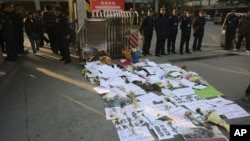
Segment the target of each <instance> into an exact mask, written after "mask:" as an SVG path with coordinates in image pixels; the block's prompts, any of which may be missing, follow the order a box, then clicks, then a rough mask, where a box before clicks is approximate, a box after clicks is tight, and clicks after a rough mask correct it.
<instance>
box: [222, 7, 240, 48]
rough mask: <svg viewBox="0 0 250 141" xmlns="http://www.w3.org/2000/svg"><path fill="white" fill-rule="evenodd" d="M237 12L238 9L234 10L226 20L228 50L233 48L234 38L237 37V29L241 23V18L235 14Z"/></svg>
mask: <svg viewBox="0 0 250 141" xmlns="http://www.w3.org/2000/svg"><path fill="white" fill-rule="evenodd" d="M235 13H236V11H235V10H232V11H231V13H230V15H229V16H228V17H227V19H226V22H225V26H226V33H225V35H226V36H225V38H226V39H225V49H226V50H230V49H231V48H232V43H233V39H234V37H235V34H236V29H237V27H238V24H239V18H238V17H237V16H236V15H235Z"/></svg>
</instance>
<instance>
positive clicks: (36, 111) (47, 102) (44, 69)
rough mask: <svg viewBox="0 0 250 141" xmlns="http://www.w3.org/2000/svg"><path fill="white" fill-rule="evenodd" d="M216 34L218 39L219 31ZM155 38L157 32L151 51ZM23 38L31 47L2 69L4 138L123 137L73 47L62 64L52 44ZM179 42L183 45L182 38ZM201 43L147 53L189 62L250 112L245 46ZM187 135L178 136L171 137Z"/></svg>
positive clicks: (93, 140) (100, 140)
mask: <svg viewBox="0 0 250 141" xmlns="http://www.w3.org/2000/svg"><path fill="white" fill-rule="evenodd" d="M211 26H213V25H211ZM178 36H179V35H178ZM178 39H179V37H178ZM213 39H217V41H218V37H213ZM155 41H156V39H155V37H154V38H153V40H152V47H151V53H152V54H154V45H155ZM24 44H25V46H26V48H27V49H29V52H27V53H25V54H22V56H21V57H20V58H19V59H18V61H15V62H9V61H5V60H4V61H3V62H1V63H0V71H3V72H5V73H6V74H5V75H1V76H0V141H117V140H119V138H118V135H117V132H116V129H115V127H114V125H113V123H112V122H111V121H107V120H106V119H105V112H104V105H103V100H102V99H101V97H100V96H98V95H97V94H96V92H95V91H94V90H93V87H95V86H96V85H93V84H91V83H90V82H88V81H87V80H86V79H85V78H84V77H83V76H82V74H81V70H82V69H83V66H82V65H80V62H79V61H78V60H79V59H78V57H77V55H76V54H75V52H74V49H73V48H71V56H72V63H70V64H67V65H63V64H62V62H61V61H58V59H60V56H59V55H56V54H53V53H51V50H50V48H49V45H46V46H45V47H43V48H41V54H40V55H38V56H35V55H33V54H32V53H31V49H30V45H29V42H28V40H27V39H26V40H25V43H24ZM176 44H177V48H178V45H179V41H177V43H176ZM140 45H141V42H140ZM190 45H192V38H191V41H190ZM202 49H203V51H201V52H193V53H192V54H184V55H180V54H175V55H169V56H161V57H157V56H147V57H142V59H145V58H147V59H150V60H152V61H155V62H156V63H171V64H173V65H177V66H183V65H187V67H188V69H190V70H192V71H194V72H197V73H199V74H200V75H201V76H203V77H204V78H205V80H207V81H208V82H209V83H210V84H211V85H213V86H215V87H216V88H217V89H218V90H220V91H221V92H222V93H224V94H225V98H227V99H230V100H233V101H234V102H236V103H237V104H239V105H240V106H242V107H243V108H244V109H245V110H246V111H248V112H249V113H250V103H249V102H244V101H242V100H241V97H242V96H243V94H244V90H245V88H246V86H247V85H248V84H249V80H250V65H249V59H250V54H248V53H245V51H244V48H242V49H241V50H240V51H237V52H234V51H225V50H222V48H220V47H219V44H218V42H215V41H210V40H205V41H204V44H203V46H202ZM117 61H118V59H114V60H113V62H114V63H115V62H117ZM228 123H230V124H248V125H250V117H244V118H237V119H232V120H228ZM222 131H223V130H222ZM223 133H224V134H225V135H226V136H227V137H228V136H229V135H228V133H225V132H223ZM182 140H183V138H182V137H180V136H177V137H176V138H174V139H170V140H168V141H182Z"/></svg>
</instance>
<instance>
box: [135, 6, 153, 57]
mask: <svg viewBox="0 0 250 141" xmlns="http://www.w3.org/2000/svg"><path fill="white" fill-rule="evenodd" d="M153 28H154V18H153V9H152V8H150V9H149V10H148V15H147V17H145V18H144V19H143V21H142V23H141V25H140V29H139V30H140V33H141V35H142V36H143V47H142V50H143V55H144V56H146V55H151V53H150V52H149V49H150V46H151V40H152V37H153Z"/></svg>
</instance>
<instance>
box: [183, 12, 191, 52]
mask: <svg viewBox="0 0 250 141" xmlns="http://www.w3.org/2000/svg"><path fill="white" fill-rule="evenodd" d="M191 27H192V19H191V12H190V11H189V10H186V12H185V16H184V17H183V18H182V20H181V25H180V29H181V43H180V54H183V46H184V44H185V43H186V48H185V52H186V53H188V54H191V53H190V51H189V40H190V35H191Z"/></svg>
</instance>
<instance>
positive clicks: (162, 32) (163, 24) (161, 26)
mask: <svg viewBox="0 0 250 141" xmlns="http://www.w3.org/2000/svg"><path fill="white" fill-rule="evenodd" d="M155 30H156V35H157V38H159V39H160V38H162V39H166V38H167V37H168V36H169V31H170V27H169V18H168V16H167V15H166V14H165V15H162V14H160V15H159V16H158V18H156V20H155Z"/></svg>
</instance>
